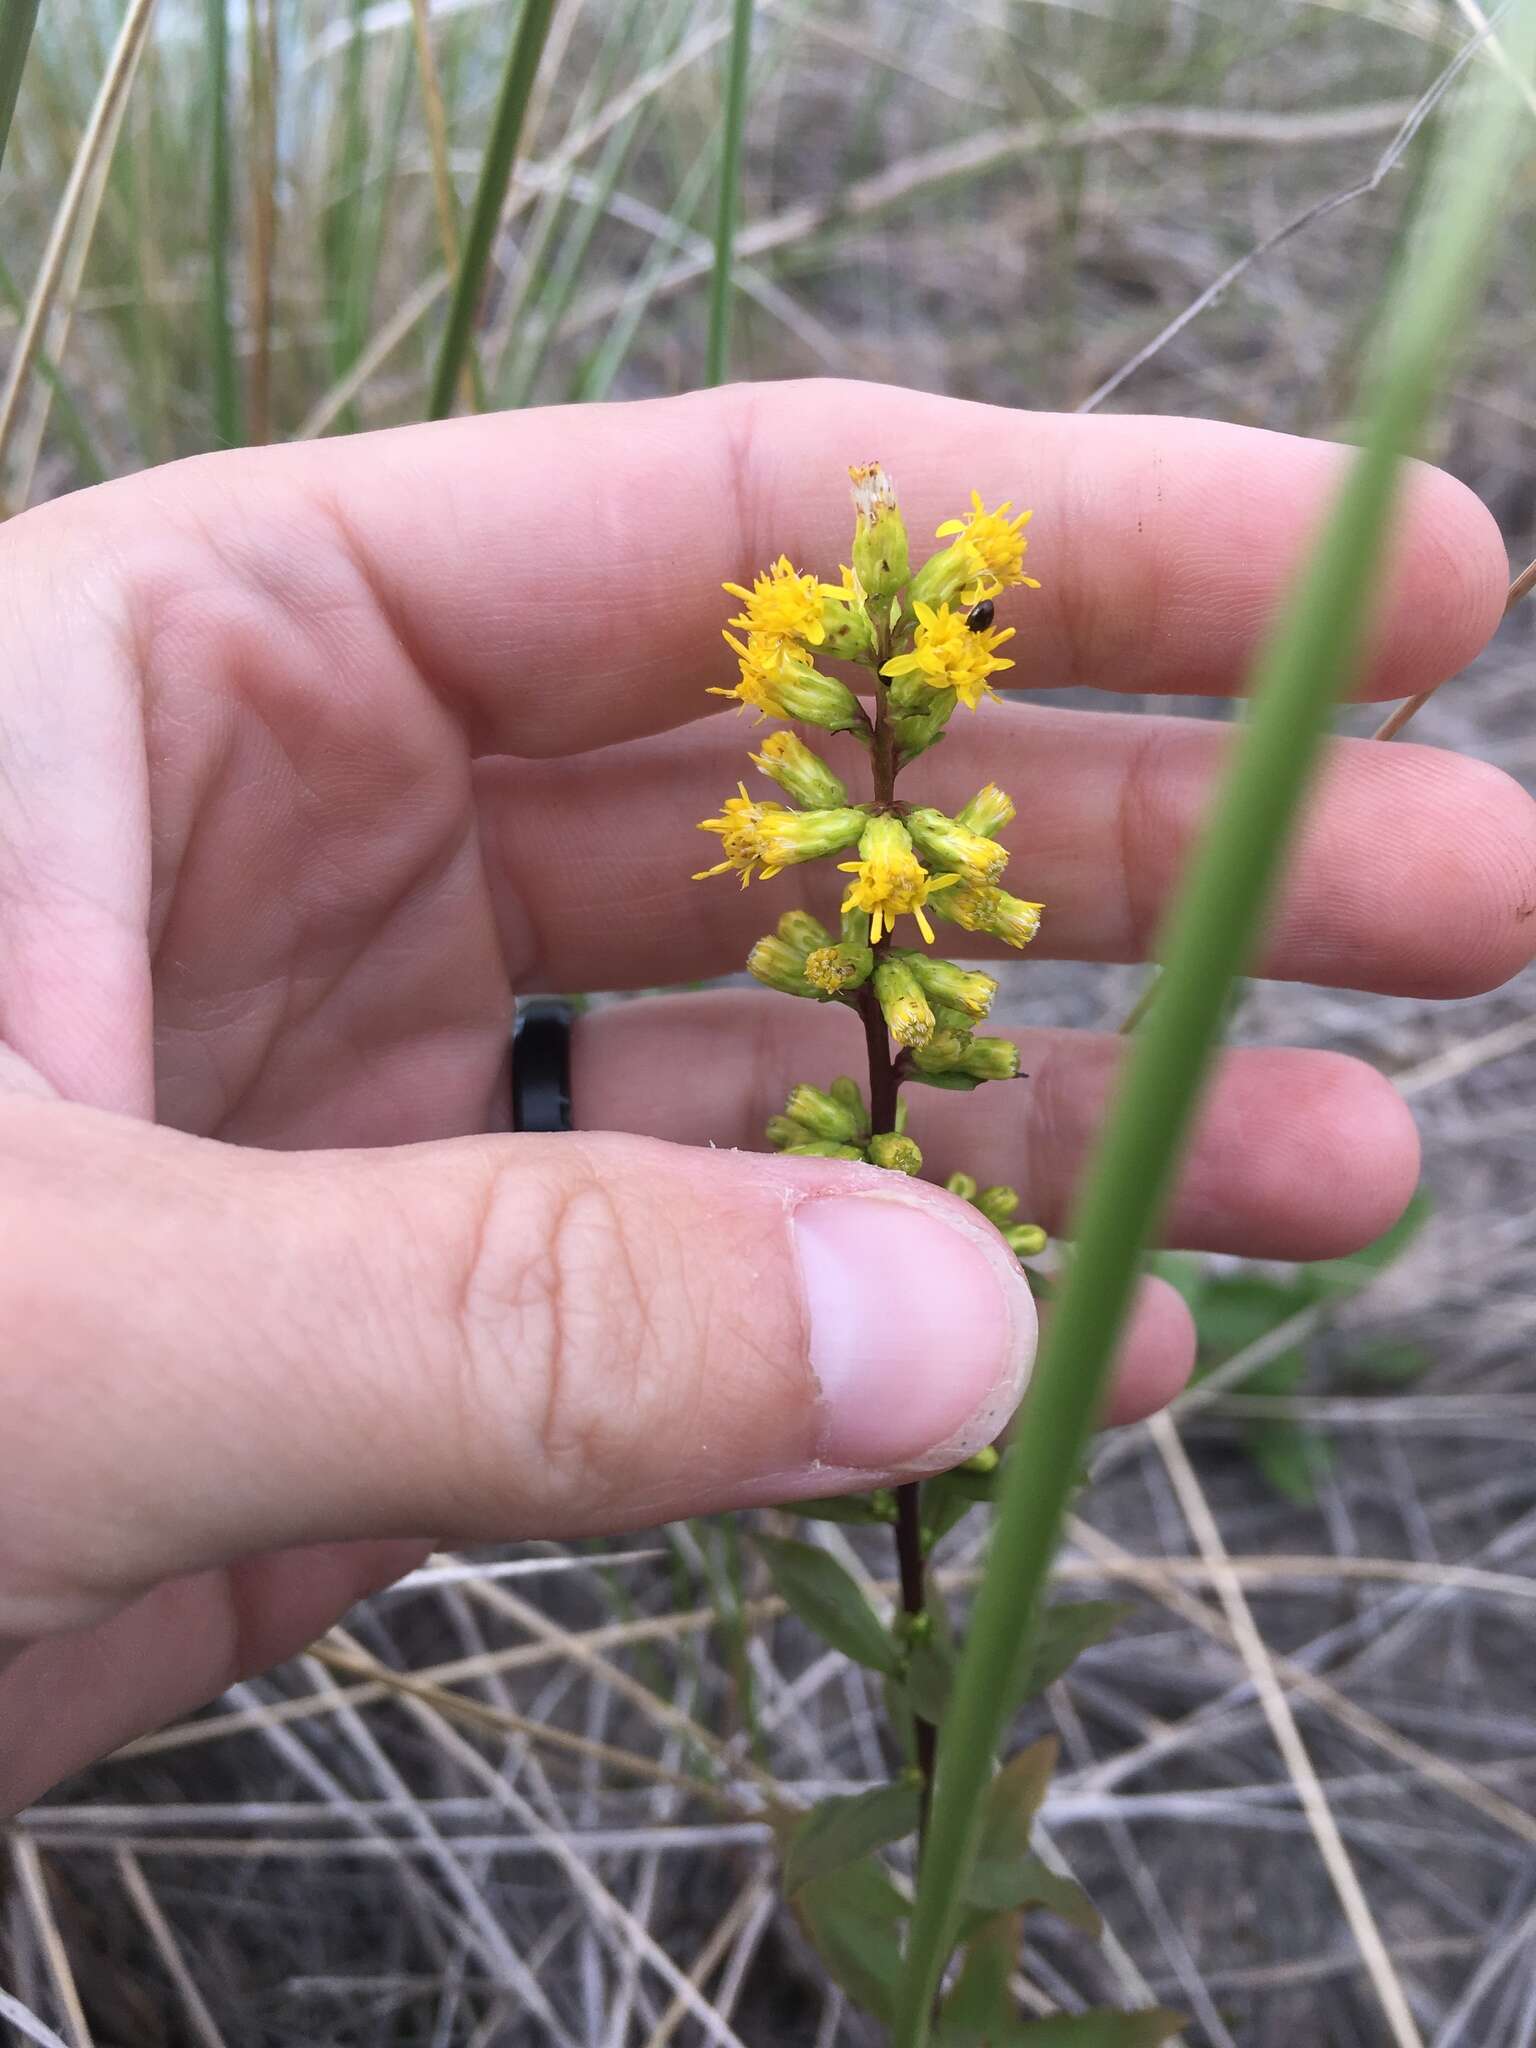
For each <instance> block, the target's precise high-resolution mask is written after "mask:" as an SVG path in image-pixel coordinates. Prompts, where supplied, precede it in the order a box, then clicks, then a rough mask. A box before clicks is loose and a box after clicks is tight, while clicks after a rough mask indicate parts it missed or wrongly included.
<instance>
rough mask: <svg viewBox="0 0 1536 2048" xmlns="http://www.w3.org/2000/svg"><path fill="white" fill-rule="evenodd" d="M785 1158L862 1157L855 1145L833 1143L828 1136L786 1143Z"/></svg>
mask: <svg viewBox="0 0 1536 2048" xmlns="http://www.w3.org/2000/svg"><path fill="white" fill-rule="evenodd" d="M784 1156H785V1158H786V1159H862V1158H863V1157H864V1154H863V1153H862V1152H861V1151H860V1150H859V1148H858V1146H857V1145H834V1144H833V1142H832V1140H831V1139H830V1138H813V1139H812V1140H811V1141H810V1142H809V1143H808V1144H805V1145H786V1146H785V1148H784Z"/></svg>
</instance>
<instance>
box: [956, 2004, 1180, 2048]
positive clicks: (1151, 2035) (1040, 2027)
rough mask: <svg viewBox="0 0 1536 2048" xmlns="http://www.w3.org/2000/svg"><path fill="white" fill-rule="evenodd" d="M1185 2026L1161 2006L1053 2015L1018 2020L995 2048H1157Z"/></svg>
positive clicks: (1176, 2014) (1001, 2037)
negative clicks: (1136, 2009) (1134, 2009)
mask: <svg viewBox="0 0 1536 2048" xmlns="http://www.w3.org/2000/svg"><path fill="white" fill-rule="evenodd" d="M1185 2025H1187V2022H1186V2020H1185V2018H1184V2015H1183V2014H1182V2013H1177V2012H1169V2011H1168V2010H1167V2008H1166V2007H1165V2006H1161V2005H1159V2006H1149V2007H1145V2008H1144V2009H1143V2010H1142V2011H1141V2012H1071V2013H1053V2014H1052V2015H1051V2017H1050V2018H1049V2019H1043V2020H1023V2021H1021V2022H1020V2023H1019V2024H1018V2025H1017V2026H1016V2027H1015V2028H1014V2030H1013V2031H1012V2032H1011V2033H1009V2034H1005V2035H1002V2036H1000V2037H999V2039H998V2042H997V2044H996V2048H1159V2044H1160V2043H1162V2042H1164V2041H1166V2040H1167V2039H1168V2037H1169V2035H1170V2034H1176V2033H1177V2032H1178V2031H1179V2029H1180V2027H1182V2026H1185Z"/></svg>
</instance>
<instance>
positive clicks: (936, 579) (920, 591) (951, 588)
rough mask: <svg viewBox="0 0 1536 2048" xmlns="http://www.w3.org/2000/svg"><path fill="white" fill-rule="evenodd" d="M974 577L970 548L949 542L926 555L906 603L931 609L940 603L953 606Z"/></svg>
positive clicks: (908, 593)
mask: <svg viewBox="0 0 1536 2048" xmlns="http://www.w3.org/2000/svg"><path fill="white" fill-rule="evenodd" d="M974 574H975V572H974V569H973V566H972V555H971V551H970V549H969V548H968V547H966V546H964V545H963V544H962V543H961V542H959V541H952V542H951V543H950V545H949V546H948V547H947V548H940V549H939V551H938V553H937V554H934V555H930V556H929V557H928V559H927V561H926V562H924V564H923V566H922V567H921V569H919V570H918V572H917V574H916V575H915V576H914V577H913V578H912V582H911V584H910V586H909V588H908V590H907V603H908V605H909V606H911V605H916V604H919V603H921V604H931V605H933V606H934V607H935V609H937V607H938V606H939V605H941V604H953V603H954V601H955V599H956V598H957V597H958V596H959V595H960V593H961V591H962V590H963V589H964V588H965V586H966V585H967V584H968V583H970V582H971V581H972V580H973V578H974Z"/></svg>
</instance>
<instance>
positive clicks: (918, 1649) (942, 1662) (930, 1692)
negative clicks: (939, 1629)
mask: <svg viewBox="0 0 1536 2048" xmlns="http://www.w3.org/2000/svg"><path fill="white" fill-rule="evenodd" d="M954 1676H955V1652H954V1649H953V1647H952V1646H951V1645H950V1644H949V1643H947V1642H944V1641H943V1640H942V1639H941V1638H940V1637H938V1636H937V1635H931V1636H929V1637H928V1639H927V1641H926V1642H921V1643H914V1644H913V1645H912V1648H911V1649H910V1651H909V1652H908V1653H907V1673H906V1678H907V1698H908V1699H909V1700H910V1701H911V1703H912V1711H913V1712H914V1713H915V1714H918V1715H920V1716H921V1717H922V1719H923V1720H925V1721H932V1722H933V1723H934V1724H935V1726H937V1724H938V1723H939V1722H940V1721H942V1720H943V1718H944V1714H945V1710H946V1708H947V1707H948V1706H949V1689H950V1686H951V1685H952V1684H953V1682H954Z"/></svg>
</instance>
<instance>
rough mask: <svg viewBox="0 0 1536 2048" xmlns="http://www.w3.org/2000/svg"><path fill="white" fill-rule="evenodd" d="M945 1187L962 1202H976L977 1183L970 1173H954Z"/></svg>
mask: <svg viewBox="0 0 1536 2048" xmlns="http://www.w3.org/2000/svg"><path fill="white" fill-rule="evenodd" d="M944 1185H945V1187H947V1188H948V1189H949V1192H950V1193H951V1194H952V1195H958V1196H959V1197H960V1199H961V1201H962V1202H974V1201H975V1199H976V1182H975V1180H974V1179H973V1178H972V1176H971V1175H970V1174H968V1173H952V1174H951V1175H950V1176H949V1179H948V1180H947V1181H945V1183H944Z"/></svg>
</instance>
